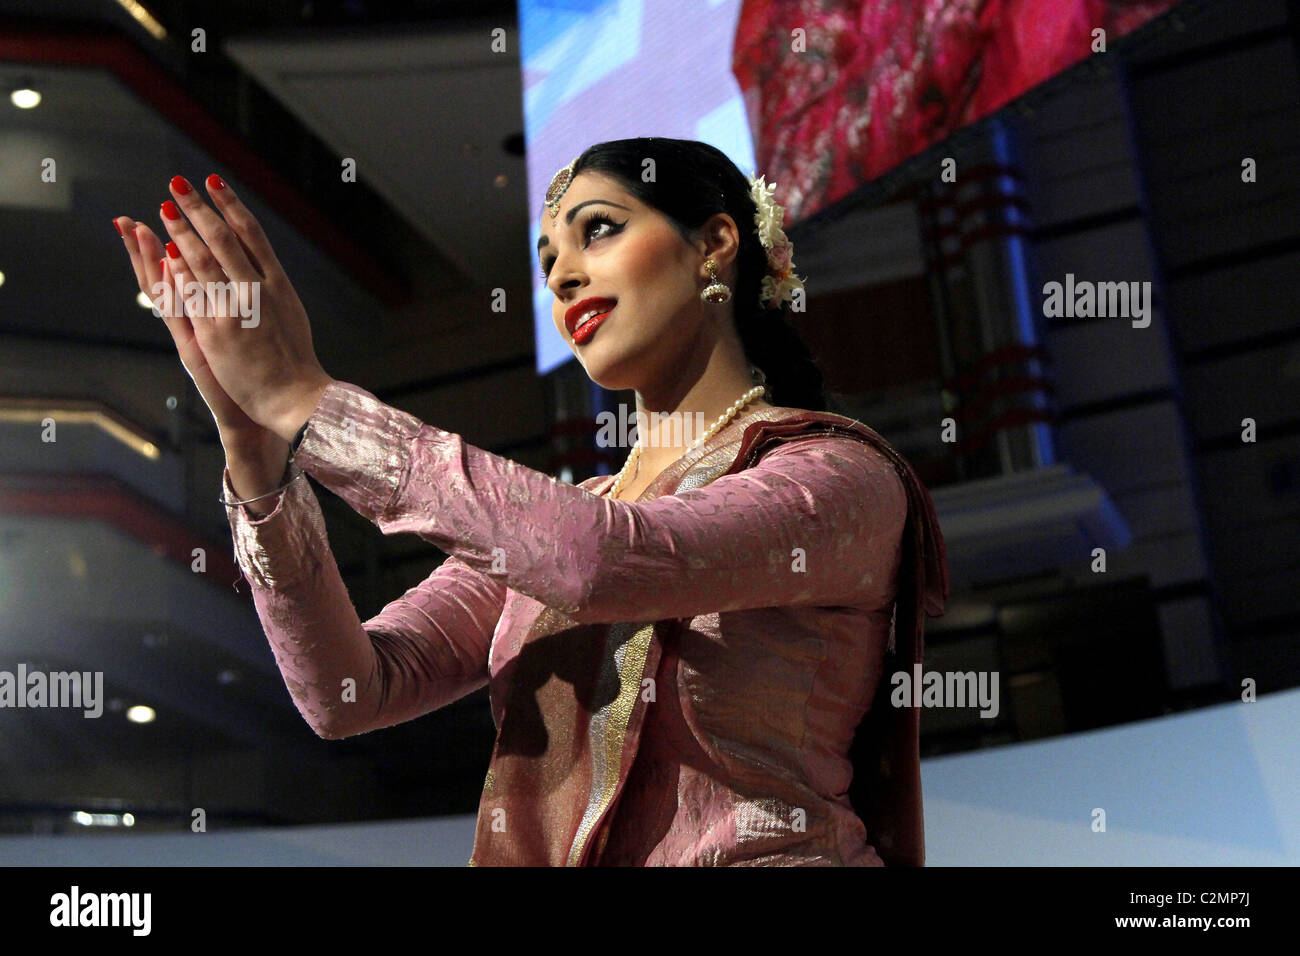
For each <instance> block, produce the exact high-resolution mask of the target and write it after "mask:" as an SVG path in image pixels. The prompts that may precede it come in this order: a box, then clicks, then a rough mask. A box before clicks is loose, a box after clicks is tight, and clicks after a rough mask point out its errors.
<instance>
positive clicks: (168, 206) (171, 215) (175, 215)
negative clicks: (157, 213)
mask: <svg viewBox="0 0 1300 956" xmlns="http://www.w3.org/2000/svg"><path fill="white" fill-rule="evenodd" d="M162 214H163V215H164V216H166V217H167V218H168V219H171V220H172V221H175V220H177V219H179V218H181V211H180V210H179V209H177V208H176V204H175V203H174V202H172V201H171V200H170V199H169V200H167V201H166V202H165V203H163V204H162Z"/></svg>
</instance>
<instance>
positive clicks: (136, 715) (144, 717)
mask: <svg viewBox="0 0 1300 956" xmlns="http://www.w3.org/2000/svg"><path fill="white" fill-rule="evenodd" d="M154 716H155V714H154V709H153V708H152V707H146V706H145V705H144V704H136V705H135V706H134V707H132V708H131V709H130V710H128V711H127V712H126V719H127V720H129V721H131V722H132V723H136V724H147V723H150V722H151V721H152V720H153V719H154Z"/></svg>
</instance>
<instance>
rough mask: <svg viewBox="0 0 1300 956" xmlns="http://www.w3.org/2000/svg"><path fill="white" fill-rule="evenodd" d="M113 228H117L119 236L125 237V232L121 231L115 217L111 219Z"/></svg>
mask: <svg viewBox="0 0 1300 956" xmlns="http://www.w3.org/2000/svg"><path fill="white" fill-rule="evenodd" d="M113 228H114V229H116V230H117V234H118V235H119V236H121V237H122V238H123V239H125V238H126V233H124V232H123V231H122V226H121V224H120V223H119V222H118V221H117V220H116V219H114V220H113Z"/></svg>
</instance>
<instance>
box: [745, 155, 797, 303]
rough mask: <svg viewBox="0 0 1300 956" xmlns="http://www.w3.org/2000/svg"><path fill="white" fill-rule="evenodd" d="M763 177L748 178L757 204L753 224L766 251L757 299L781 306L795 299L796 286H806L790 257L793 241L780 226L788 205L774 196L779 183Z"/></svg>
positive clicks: (750, 193)
mask: <svg viewBox="0 0 1300 956" xmlns="http://www.w3.org/2000/svg"><path fill="white" fill-rule="evenodd" d="M764 179H765V177H764V176H759V177H758V178H755V177H754V176H752V175H751V176H750V177H749V196H750V198H751V199H753V200H754V206H755V207H757V211H756V212H755V213H754V225H755V226H756V227H757V230H756V231H757V232H758V241H759V242H761V243H762V244H763V249H764V250H765V251H766V252H767V275H765V276H763V287H762V289H761V290H760V291H759V294H758V301H759V303H760V304H762V305H765V306H767V307H768V308H779V307H780V305H781V303H783V302H786V301H788V300H791V299H793V297H794V290H795V289H802V288H803V287H804V285H803V279H801V278H799V276H797V275H795V274H794V262H793V261H792V260H791V257H792V256H793V254H794V244H793V243H791V242H790V240H789V239H787V238H786V235H785V232H784V231H783V230H782V229H781V226H782V225H783V224H784V220H785V207H783V206H781V205H779V204H778V203H777V202H776V201H775V200H773V199H772V193H773V191H775V189H776V183H771V184H768V183H765V182H764V181H763V180H764Z"/></svg>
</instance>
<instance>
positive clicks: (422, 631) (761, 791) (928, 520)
mask: <svg viewBox="0 0 1300 956" xmlns="http://www.w3.org/2000/svg"><path fill="white" fill-rule="evenodd" d="M295 461H296V462H297V463H298V465H299V466H300V467H301V468H302V469H303V470H304V471H306V472H307V473H308V474H310V475H311V476H312V477H313V478H314V479H316V480H317V481H319V482H320V483H321V484H322V485H323V486H325V487H326V488H329V489H330V490H331V491H333V492H334V493H335V494H337V495H339V496H340V497H341V498H342V499H343V500H344V501H346V502H347V503H348V504H349V505H350V506H351V507H352V508H354V509H355V510H356V511H357V512H358V513H360V514H362V515H363V516H365V517H366V518H367V519H368V520H370V521H371V522H372V523H374V524H375V525H376V526H377V527H378V528H379V529H380V530H381V531H382V532H383V533H385V534H394V533H398V532H408V533H415V534H418V535H420V536H421V537H422V538H424V539H426V540H428V541H430V542H432V543H434V544H436V545H437V546H438V547H439V548H441V549H443V550H444V551H446V552H447V553H448V554H449V555H450V557H449V558H448V559H447V560H446V561H445V562H443V564H442V565H441V566H440V567H438V568H437V569H436V570H435V571H434V572H433V573H432V574H431V575H430V576H429V577H428V578H427V579H426V580H425V581H423V582H422V583H421V584H419V585H418V586H416V587H414V588H412V589H410V590H409V591H407V592H406V594H404V595H403V596H402V597H400V598H397V599H396V600H394V601H392V602H390V603H389V604H388V605H387V606H386V607H385V608H384V609H383V610H382V611H381V612H380V613H379V614H377V615H375V616H374V617H372V618H371V619H369V620H368V621H365V622H362V621H360V620H359V619H358V616H357V613H356V610H355V609H354V608H353V606H352V603H351V600H350V598H349V597H348V594H347V591H346V589H345V588H344V585H343V582H342V580H341V579H340V577H339V573H338V568H337V566H336V564H335V562H334V558H333V555H332V553H331V552H330V549H329V544H328V540H327V538H326V533H325V526H324V522H323V520H322V516H321V512H320V507H319V503H318V502H317V500H316V497H315V495H314V493H313V492H312V490H311V488H310V486H309V485H308V483H307V481H306V480H305V479H299V480H298V481H294V482H292V483H291V484H290V485H289V486H288V488H287V489H286V490H285V491H284V492H283V493H282V495H281V498H280V501H279V502H278V503H277V505H276V508H275V510H274V511H273V512H271V513H270V514H269V515H267V516H265V517H264V518H261V519H254V518H253V517H252V516H251V515H250V514H249V513H248V512H247V511H246V509H245V508H243V507H237V508H233V509H231V510H230V516H231V529H232V533H233V536H234V544H235V553H236V558H237V560H238V561H239V563H240V567H241V568H242V569H243V573H244V576H245V578H246V579H247V580H248V582H249V584H250V586H251V588H252V594H253V599H254V603H255V606H256V608H257V613H258V615H259V617H260V619H261V621H262V625H263V628H264V630H265V631H266V634H267V637H268V639H269V641H270V644H271V648H272V650H273V652H274V654H275V657H276V661H277V663H278V664H279V667H280V670H281V673H282V674H283V676H284V679H285V684H286V686H287V687H288V689H289V692H290V694H291V695H292V697H293V700H294V703H295V704H296V705H297V707H298V709H299V711H300V712H301V713H302V715H303V717H304V718H305V719H306V720H307V722H308V723H309V724H310V725H311V726H312V728H313V729H314V730H315V731H316V732H317V733H318V734H320V735H321V736H322V737H326V738H331V739H332V738H338V737H345V736H349V735H352V734H356V733H362V732H365V731H368V730H373V729H376V728H380V727H387V726H390V725H392V724H396V723H399V722H401V721H405V720H410V719H412V718H414V717H418V716H420V715H422V714H426V713H428V712H430V711H432V710H435V709H437V708H439V707H441V706H443V705H445V704H447V703H450V702H451V701H453V700H456V699H457V698H460V697H462V696H464V695H465V694H468V693H470V692H472V691H474V690H476V689H478V688H480V687H482V686H484V685H485V684H486V685H487V686H488V688H489V695H490V699H491V707H492V716H493V720H494V722H495V724H496V727H497V742H496V746H495V748H494V750H493V755H492V760H491V764H490V766H489V769H488V773H487V778H486V780H485V784H484V791H483V797H482V800H481V803H480V807H479V818H478V828H477V833H476V836H475V842H474V850H473V855H472V858H471V860H470V861H469V862H470V863H471V864H472V865H823V866H825V865H855V866H856V865H876V866H879V865H885V864H887V865H914V866H919V865H923V863H924V832H923V826H922V812H921V789H920V769H919V749H918V748H919V720H920V714H919V709H918V708H912V707H891V706H890V704H889V690H890V689H891V688H890V686H889V681H888V674H889V673H891V672H893V671H896V670H907V671H909V672H910V670H911V666H912V663H913V662H914V661H920V660H921V651H922V644H923V641H922V635H923V630H924V618H925V616H926V614H931V615H933V614H938V613H941V612H942V608H943V599H944V598H945V597H946V596H947V594H948V581H947V566H946V560H945V556H944V551H943V539H942V536H941V535H940V534H939V529H938V523H937V520H936V519H935V516H934V512H933V507H932V504H931V502H930V498H929V495H928V494H927V493H926V491H925V489H924V487H923V486H921V485H920V483H919V481H918V480H917V479H916V477H915V475H914V474H913V473H912V470H911V468H910V467H909V466H908V465H907V464H906V462H905V461H904V460H903V459H902V458H901V457H899V456H898V454H897V452H895V451H894V450H893V449H892V448H891V447H889V445H888V443H887V442H885V440H884V439H883V438H881V437H880V436H879V435H877V434H876V433H875V432H874V431H872V430H871V429H869V428H866V426H863V425H861V424H859V423H857V422H853V421H852V420H850V419H847V418H844V417H842V416H839V415H833V414H830V413H821V412H810V411H804V410H800V409H791V408H779V407H777V408H773V407H761V406H760V407H755V406H749V407H747V408H746V409H742V411H741V412H740V414H739V415H737V416H736V417H735V418H733V419H732V421H731V422H729V423H728V424H727V425H726V426H724V427H723V428H722V429H721V430H720V431H719V432H718V433H717V434H716V435H714V436H713V437H712V438H711V439H709V440H708V441H707V442H705V443H704V444H703V445H702V446H700V447H699V448H697V449H694V450H693V451H691V452H688V453H686V454H685V455H683V456H682V457H681V458H680V459H679V460H678V461H677V462H675V463H674V464H672V465H670V466H669V467H668V468H667V469H665V470H664V472H662V473H661V474H660V475H659V476H658V477H657V478H656V479H655V481H654V482H653V483H652V484H651V485H650V486H649V487H647V488H646V490H645V491H644V492H643V493H642V495H641V496H640V498H639V499H638V500H637V501H636V502H625V501H619V500H611V499H606V498H602V497H600V495H601V493H602V492H604V491H605V490H607V488H608V487H609V485H610V484H611V483H612V481H613V479H612V476H598V477H593V478H588V479H586V480H585V481H583V482H581V483H580V484H578V485H576V486H575V485H572V484H568V483H565V482H561V481H558V480H556V479H554V478H551V477H549V476H547V475H544V474H541V473H539V472H537V471H533V470H532V469H529V468H526V467H524V466H522V465H519V464H517V463H515V462H512V461H509V460H508V459H505V458H501V457H499V456H496V455H493V454H491V453H489V452H486V451H484V450H482V449H479V448H476V447H474V446H473V445H470V444H467V443H466V442H465V441H464V440H463V439H462V438H461V437H460V436H459V435H456V434H454V433H451V432H446V431H443V430H441V429H438V428H436V427H434V426H432V425H427V424H424V423H423V422H421V421H420V420H419V419H417V418H415V417H414V416H412V415H409V414H407V413H405V412H402V411H400V410H398V409H396V408H393V407H391V406H388V405H386V404H384V403H382V402H380V401H379V400H378V399H377V398H376V397H375V396H374V395H372V394H371V393H370V392H367V391H365V390H364V389H362V388H359V387H357V386H355V385H350V384H347V383H344V382H337V381H336V382H334V383H332V384H331V385H330V386H329V387H328V388H327V389H326V390H325V393H324V395H323V396H322V398H321V400H320V403H319V404H318V406H317V408H316V410H315V411H314V413H313V415H312V417H311V420H310V422H309V423H308V428H307V431H306V434H305V437H304V438H303V440H302V442H301V444H300V446H299V448H298V452H297V455H296V457H295ZM223 481H224V484H225V490H226V494H227V496H229V497H230V498H232V499H233V498H234V497H236V496H235V494H234V492H233V489H232V488H231V487H230V479H229V473H228V472H227V473H226V474H225V475H224V477H223ZM895 640H896V644H897V646H896V647H895V646H894V643H895ZM347 678H353V679H354V680H355V687H356V692H355V697H356V699H355V702H344V701H343V699H342V697H343V694H342V687H343V682H344V681H345V679H347ZM864 715H865V719H864ZM859 723H861V724H862V728H861V731H859V735H858V738H857V739H858V745H859V746H862V747H864V748H865V749H864V751H863V753H865V754H867V760H866V773H865V779H864V780H860V781H855V782H854V786H855V792H857V788H858V787H859V786H861V787H863V788H864V792H866V793H867V794H869V797H868V799H867V801H866V802H867V805H868V809H867V810H866V812H865V813H864V814H863V817H859V815H858V814H857V813H855V812H854V809H853V806H852V805H851V804H850V801H849V797H848V791H849V785H850V778H851V776H852V767H851V764H850V762H849V759H848V754H849V750H850V745H851V744H853V743H854V740H855V729H856V728H858V725H859ZM864 824H865V825H864Z"/></svg>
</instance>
